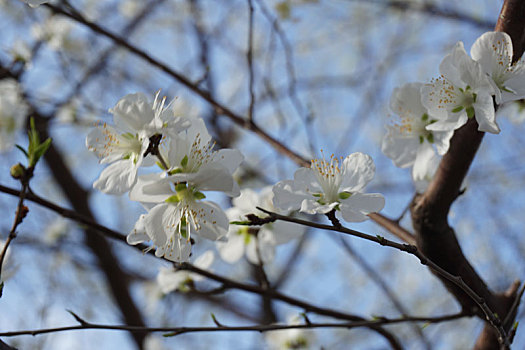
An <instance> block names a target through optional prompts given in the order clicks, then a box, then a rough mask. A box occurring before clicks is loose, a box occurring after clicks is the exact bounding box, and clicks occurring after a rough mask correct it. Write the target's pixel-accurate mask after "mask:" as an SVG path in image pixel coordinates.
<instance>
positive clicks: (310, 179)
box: [274, 168, 323, 194]
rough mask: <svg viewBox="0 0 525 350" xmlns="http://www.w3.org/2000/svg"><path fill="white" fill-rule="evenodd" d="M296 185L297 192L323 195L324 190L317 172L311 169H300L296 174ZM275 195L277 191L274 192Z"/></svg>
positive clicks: (294, 186)
mask: <svg viewBox="0 0 525 350" xmlns="http://www.w3.org/2000/svg"><path fill="white" fill-rule="evenodd" d="M293 177H294V185H293V188H294V190H295V191H302V192H303V193H322V192H323V189H322V187H321V185H319V182H318V181H317V177H316V176H315V172H314V171H313V170H312V169H310V168H299V169H297V170H296V171H295V173H294V176H293ZM274 194H275V191H274Z"/></svg>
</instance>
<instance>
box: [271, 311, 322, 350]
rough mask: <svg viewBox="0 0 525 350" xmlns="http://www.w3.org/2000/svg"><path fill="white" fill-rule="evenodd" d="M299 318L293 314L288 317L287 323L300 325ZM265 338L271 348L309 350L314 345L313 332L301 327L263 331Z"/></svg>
mask: <svg viewBox="0 0 525 350" xmlns="http://www.w3.org/2000/svg"><path fill="white" fill-rule="evenodd" d="M301 323H302V322H301V319H300V318H299V317H298V316H293V317H290V318H289V319H288V323H287V324H289V325H300V324H301ZM265 339H266V342H267V343H268V346H269V348H270V349H271V350H309V349H315V347H314V341H315V337H314V333H313V332H312V331H311V330H307V329H303V328H290V329H283V330H277V331H269V332H266V333H265Z"/></svg>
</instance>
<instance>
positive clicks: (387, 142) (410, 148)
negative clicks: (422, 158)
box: [381, 128, 419, 168]
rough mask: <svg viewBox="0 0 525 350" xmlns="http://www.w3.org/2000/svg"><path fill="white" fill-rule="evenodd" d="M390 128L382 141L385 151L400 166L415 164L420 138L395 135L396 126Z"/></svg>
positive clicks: (405, 166)
mask: <svg viewBox="0 0 525 350" xmlns="http://www.w3.org/2000/svg"><path fill="white" fill-rule="evenodd" d="M388 129H389V130H388V132H387V133H386V134H385V136H384V137H383V141H382V143H381V150H382V151H383V153H384V154H385V155H386V156H387V157H388V158H390V159H392V161H393V162H394V164H395V165H396V166H398V167H400V168H407V167H409V166H411V165H412V164H414V160H415V158H416V153H417V147H418V145H419V139H417V138H413V137H410V138H408V137H402V136H401V135H395V134H394V130H393V129H394V128H388Z"/></svg>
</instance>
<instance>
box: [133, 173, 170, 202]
mask: <svg viewBox="0 0 525 350" xmlns="http://www.w3.org/2000/svg"><path fill="white" fill-rule="evenodd" d="M172 195H174V192H173V191H172V190H171V185H170V182H169V181H168V180H167V179H165V178H162V175H161V174H146V175H141V176H139V177H138V179H137V183H136V184H135V186H133V188H132V189H131V191H130V192H129V198H130V199H131V200H132V201H137V202H144V203H163V202H164V201H165V200H166V199H168V198H169V197H170V196H172Z"/></svg>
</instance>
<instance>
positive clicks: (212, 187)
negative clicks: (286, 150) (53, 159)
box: [86, 93, 243, 261]
mask: <svg viewBox="0 0 525 350" xmlns="http://www.w3.org/2000/svg"><path fill="white" fill-rule="evenodd" d="M110 112H111V113H112V114H113V121H114V123H115V125H114V126H110V125H108V124H107V123H104V124H102V125H99V126H98V127H96V128H95V129H93V130H92V131H91V132H90V133H89V135H88V136H87V139H86V145H87V147H88V149H90V150H91V151H93V152H94V153H95V154H96V155H97V156H98V157H99V158H100V163H107V164H109V166H108V167H107V168H106V169H104V170H103V171H102V173H101V174H100V177H99V178H98V179H97V180H96V181H95V183H94V184H93V186H94V187H95V188H97V189H99V190H101V191H102V192H105V193H111V194H122V193H125V192H128V191H129V197H130V199H131V200H134V201H138V202H140V203H142V204H143V206H144V207H145V208H147V209H148V213H147V214H144V215H141V216H140V218H139V219H138V221H137V222H136V224H135V227H134V229H133V230H132V232H131V233H130V234H129V236H128V243H130V244H138V243H142V242H145V241H152V242H153V245H154V246H155V247H156V255H157V256H163V257H165V258H166V259H169V260H172V261H187V260H188V258H189V256H190V253H191V242H192V235H197V236H201V237H203V238H207V239H211V240H218V239H221V238H223V237H224V236H225V235H226V233H227V231H228V225H229V221H228V218H227V217H226V214H225V213H224V211H223V210H222V209H221V208H220V207H219V206H218V205H217V204H216V203H214V202H210V201H205V200H204V199H205V198H206V195H205V194H204V193H203V192H204V191H220V192H224V193H226V194H227V195H229V196H232V197H234V196H238V195H239V193H240V191H239V187H238V185H237V183H236V182H235V181H234V179H233V175H232V174H233V172H234V171H235V170H236V169H237V168H238V167H239V165H240V163H241V162H242V160H243V156H242V155H241V153H240V152H239V151H237V150H231V149H222V150H219V151H216V150H214V143H213V142H212V141H211V136H210V135H209V133H208V131H207V129H206V126H205V124H204V122H203V121H202V120H201V119H189V118H183V117H178V116H175V115H174V113H173V111H172V110H171V109H170V106H166V105H165V99H160V98H159V94H158V93H157V95H156V96H155V99H154V101H153V102H150V101H149V100H148V98H147V97H146V96H145V95H144V94H141V93H137V94H130V95H126V96H125V97H123V98H122V99H121V100H120V101H118V102H117V104H116V105H115V107H114V108H112V109H110ZM154 164H157V165H158V166H159V167H160V170H161V172H158V173H147V174H143V175H139V174H138V171H139V168H141V167H144V166H152V165H154Z"/></svg>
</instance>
